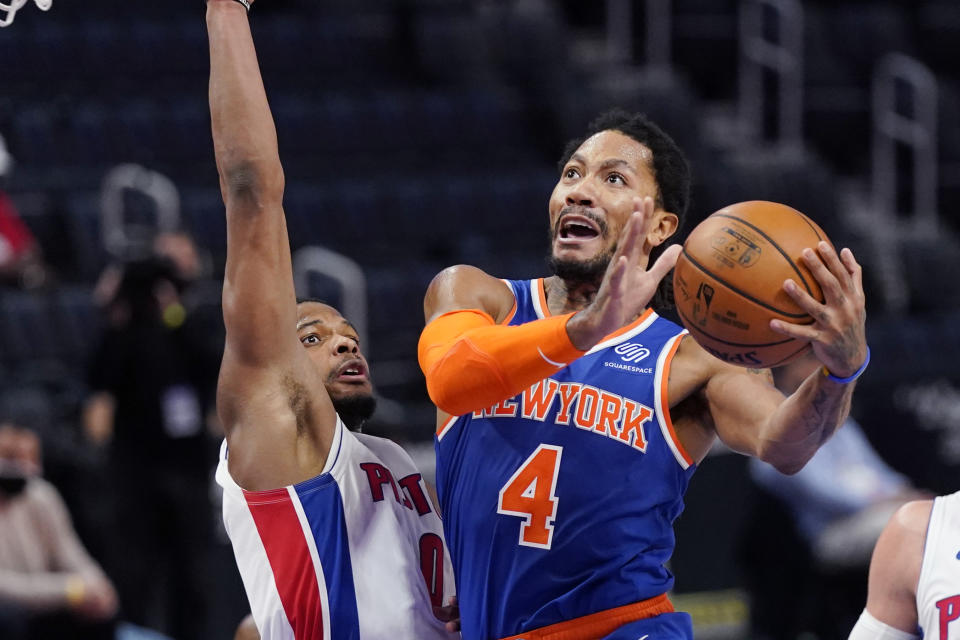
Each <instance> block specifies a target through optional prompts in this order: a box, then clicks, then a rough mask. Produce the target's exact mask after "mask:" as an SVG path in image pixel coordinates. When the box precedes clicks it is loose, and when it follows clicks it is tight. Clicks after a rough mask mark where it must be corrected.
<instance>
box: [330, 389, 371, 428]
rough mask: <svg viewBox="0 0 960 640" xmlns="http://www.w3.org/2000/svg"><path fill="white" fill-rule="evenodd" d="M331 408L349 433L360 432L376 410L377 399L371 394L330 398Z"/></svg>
mask: <svg viewBox="0 0 960 640" xmlns="http://www.w3.org/2000/svg"><path fill="white" fill-rule="evenodd" d="M330 400H332V401H333V408H334V409H335V410H336V411H337V415H339V416H340V419H341V420H343V424H345V425H347V428H348V429H350V431H360V429H361V428H362V427H363V423H365V422H366V421H367V420H369V419H370V416H372V415H373V412H374V411H376V409H377V399H376V398H374V397H373V394H365V393H358V394H355V395H349V396H341V397H339V398H333V397H331V398H330Z"/></svg>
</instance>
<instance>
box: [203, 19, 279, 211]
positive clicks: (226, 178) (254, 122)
mask: <svg viewBox="0 0 960 640" xmlns="http://www.w3.org/2000/svg"><path fill="white" fill-rule="evenodd" d="M207 32H208V34H209V38H210V120H211V124H212V127H213V147H214V153H215V155H216V160H217V170H218V171H219V172H220V181H221V188H222V189H223V191H224V198H225V199H227V198H229V197H231V196H233V195H240V194H249V193H254V194H260V195H261V196H262V195H263V193H264V192H267V193H270V192H282V189H283V171H282V168H281V166H280V157H279V154H278V151H277V133H276V128H275V127H274V123H273V117H272V115H271V114H270V107H269V105H268V104H267V95H266V91H265V90H264V87H263V80H262V78H261V76H260V67H259V65H258V63H257V54H256V50H255V49H254V46H253V36H252V35H251V33H250V24H249V22H248V19H247V15H246V9H244V7H243V5H241V4H240V3H238V2H235V1H234V0H209V2H208V4H207Z"/></svg>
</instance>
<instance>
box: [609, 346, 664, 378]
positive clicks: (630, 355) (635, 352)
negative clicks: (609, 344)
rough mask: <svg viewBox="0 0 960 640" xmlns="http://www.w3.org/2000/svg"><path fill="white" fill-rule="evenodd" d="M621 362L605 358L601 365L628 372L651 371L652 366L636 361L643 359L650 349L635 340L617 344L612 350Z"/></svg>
mask: <svg viewBox="0 0 960 640" xmlns="http://www.w3.org/2000/svg"><path fill="white" fill-rule="evenodd" d="M613 352H614V353H616V354H617V355H618V356H620V360H622V362H617V361H615V360H612V361H611V360H607V361H606V362H604V363H603V366H605V367H610V368H611V369H616V370H617V371H626V372H629V373H653V367H641V366H639V365H637V364H636V363H637V362H640V361H641V360H645V359H646V358H647V356H649V355H650V349H647V348H646V347H645V346H643V345H642V344H639V343H637V342H625V343H623V344H620V345H617V347H616V348H615V349H614V350H613Z"/></svg>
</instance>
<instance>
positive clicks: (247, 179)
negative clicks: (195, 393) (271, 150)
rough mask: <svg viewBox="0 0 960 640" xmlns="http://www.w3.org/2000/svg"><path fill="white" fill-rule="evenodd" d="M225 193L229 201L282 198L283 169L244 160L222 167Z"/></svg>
mask: <svg viewBox="0 0 960 640" xmlns="http://www.w3.org/2000/svg"><path fill="white" fill-rule="evenodd" d="M220 175H221V180H222V184H223V190H224V195H225V197H226V199H227V200H228V201H231V200H233V201H238V200H242V201H253V202H262V201H269V200H271V199H272V200H282V198H283V188H284V182H285V179H284V175H283V169H282V168H281V167H280V164H279V162H278V163H276V165H275V166H271V165H264V164H263V163H260V162H255V161H250V160H243V161H238V162H234V163H231V164H229V165H227V166H223V167H221V168H220Z"/></svg>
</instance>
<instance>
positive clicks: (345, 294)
mask: <svg viewBox="0 0 960 640" xmlns="http://www.w3.org/2000/svg"><path fill="white" fill-rule="evenodd" d="M311 274H318V275H321V276H324V277H326V278H329V279H331V280H333V281H334V282H336V283H337V285H339V287H340V293H341V296H340V304H339V305H337V307H338V310H339V311H340V313H341V314H343V317H344V318H346V319H347V320H349V321H350V323H351V324H352V325H353V326H354V328H355V329H356V330H357V335H358V336H359V337H360V344H361V345H363V353H364V355H365V356H366V357H367V358H369V357H370V348H369V344H370V343H369V342H368V341H367V279H366V276H364V274H363V269H362V268H361V267H360V265H359V264H357V263H356V262H354V261H353V260H351V259H350V258H348V257H347V256H345V255H342V254H339V253H337V252H336V251H331V250H330V249H327V248H325V247H316V246H312V247H301V248H300V249H297V250H296V251H295V252H294V254H293V285H294V289H295V290H296V291H297V295H298V296H302V297H309V296H310V275H311Z"/></svg>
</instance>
